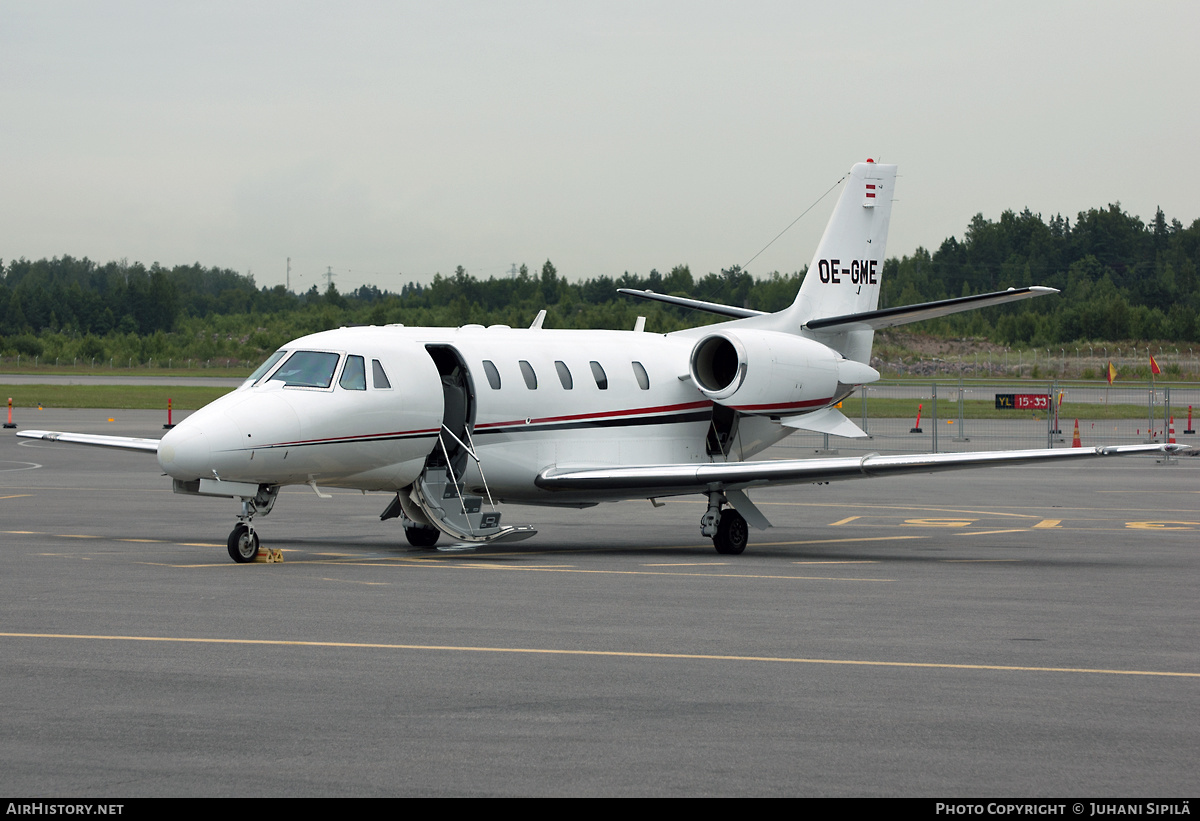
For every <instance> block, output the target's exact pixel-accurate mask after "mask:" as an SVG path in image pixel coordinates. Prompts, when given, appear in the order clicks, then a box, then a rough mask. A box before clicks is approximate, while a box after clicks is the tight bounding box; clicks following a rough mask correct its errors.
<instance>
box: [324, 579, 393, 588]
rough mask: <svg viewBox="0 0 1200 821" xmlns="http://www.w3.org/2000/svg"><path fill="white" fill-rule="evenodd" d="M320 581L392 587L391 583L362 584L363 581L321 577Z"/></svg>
mask: <svg viewBox="0 0 1200 821" xmlns="http://www.w3.org/2000/svg"><path fill="white" fill-rule="evenodd" d="M322 581H326V582H343V583H345V584H366V585H380V586H382V587H391V586H392V583H391V582H364V581H359V580H358V579H330V578H328V577H323V578H322Z"/></svg>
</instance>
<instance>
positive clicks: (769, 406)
mask: <svg viewBox="0 0 1200 821" xmlns="http://www.w3.org/2000/svg"><path fill="white" fill-rule="evenodd" d="M689 374H690V376H691V379H692V382H693V383H694V384H695V386H696V388H697V389H698V390H699V391H700V392H701V393H703V394H704V395H705V396H706V397H708V398H709V399H711V400H712V401H714V402H719V403H721V404H722V405H726V406H727V407H731V408H734V409H736V410H738V411H740V412H742V413H751V414H761V415H767V416H788V415H795V414H799V413H807V412H809V411H814V410H817V409H818V408H822V407H825V406H826V405H829V404H832V403H834V402H837V401H839V400H840V399H841V398H842V397H844V396H845V395H846V394H848V393H849V392H850V391H851V390H852V389H853V385H860V384H864V383H866V382H873V381H875V380H876V379H878V378H879V373H878V372H877V371H876V370H875V369H874V368H872V367H870V366H869V365H864V364H862V363H859V362H853V361H850V360H847V359H844V358H843V357H842V356H841V355H840V354H839V353H838V352H837V351H835V350H833V349H832V348H830V347H828V346H826V345H822V344H821V343H820V342H816V341H815V340H812V339H806V338H804V337H801V336H793V335H792V334H786V333H780V332H778V331H751V330H738V331H734V330H726V331H719V332H717V333H713V334H709V335H708V336H706V337H703V338H702V339H701V340H700V341H699V342H697V343H696V345H695V347H693V348H692V354H691V357H690V359H689Z"/></svg>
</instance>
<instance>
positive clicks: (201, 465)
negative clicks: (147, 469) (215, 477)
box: [158, 425, 212, 481]
mask: <svg viewBox="0 0 1200 821" xmlns="http://www.w3.org/2000/svg"><path fill="white" fill-rule="evenodd" d="M158 464H159V466H160V467H161V468H162V469H163V472H164V473H166V474H167V475H168V476H171V477H172V478H174V479H183V480H185V481H186V480H191V479H197V478H199V477H201V476H205V477H207V476H210V475H211V472H212V453H211V450H210V448H209V445H208V439H207V438H206V437H205V436H204V433H203V431H201V430H200V428H199V426H196V425H186V426H184V425H181V426H180V427H177V428H174V429H172V430H170V431H167V434H166V435H165V436H163V438H162V441H161V442H160V443H159V445H158Z"/></svg>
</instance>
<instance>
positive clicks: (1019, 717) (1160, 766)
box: [0, 410, 1200, 798]
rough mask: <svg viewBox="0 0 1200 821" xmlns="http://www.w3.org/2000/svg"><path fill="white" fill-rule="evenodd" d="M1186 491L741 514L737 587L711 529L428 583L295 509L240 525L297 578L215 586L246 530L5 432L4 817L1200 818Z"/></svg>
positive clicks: (957, 485) (73, 423)
mask: <svg viewBox="0 0 1200 821" xmlns="http://www.w3.org/2000/svg"><path fill="white" fill-rule="evenodd" d="M161 416H162V415H161V413H157V412H152V411H146V412H138V411H115V412H114V411H51V410H47V411H45V412H42V413H41V414H39V415H38V416H37V417H36V418H32V419H26V420H23V425H24V426H25V427H33V426H35V425H36V426H37V427H48V428H53V427H60V428H63V429H73V430H90V431H93V432H110V433H118V434H123V435H137V436H156V435H158V434H160V433H161V422H162V419H161ZM110 417H111V418H113V420H114V421H113V422H108V421H107V419H108V418H110ZM783 455H789V456H793V455H795V454H794V453H791V452H788V453H785V454H783ZM1198 480H1200V459H1180V460H1179V461H1178V463H1176V464H1172V465H1163V464H1158V463H1156V462H1155V461H1154V460H1153V459H1150V458H1130V459H1123V460H1118V459H1106V460H1102V461H1098V462H1094V463H1089V464H1087V465H1082V466H1080V465H1072V466H1071V467H1067V468H1064V467H1038V468H1027V467H1014V468H1000V469H990V470H982V471H973V472H955V473H948V474H940V475H931V476H918V477H906V478H899V479H880V480H871V481H862V482H845V483H841V484H833V485H829V486H800V487H794V488H781V489H774V490H769V491H761V492H756V493H755V494H754V497H755V500H756V501H757V502H758V503H759V504H760V506H761V507H762V509H763V511H764V512H765V513H766V514H767V516H768V517H769V518H770V519H771V520H772V521H773V523H774V524H775V525H776V526H775V527H774V528H772V529H771V530H768V531H765V532H758V531H755V532H752V534H751V539H752V541H751V545H750V547H749V549H748V550H747V552H746V553H745V554H744V555H742V556H737V557H727V556H719V555H718V554H716V553H715V552H714V551H713V550H712V547H711V543H709V542H708V541H707V540H705V539H702V538H701V537H700V535H699V519H700V516H701V514H702V513H703V510H704V505H703V503H702V502H701V501H700V500H699V499H696V500H692V499H684V500H680V501H676V502H669V503H668V504H666V505H665V506H664V507H662V508H657V509H656V508H653V507H652V506H651V505H650V504H649V503H648V502H644V501H642V502H628V503H621V504H615V505H604V506H600V507H596V508H592V509H589V510H583V511H573V510H561V511H560V510H552V509H543V508H531V507H513V506H510V507H505V508H504V509H503V512H504V517H505V520H506V521H509V522H512V523H528V524H532V525H535V526H536V527H538V529H539V533H538V535H537V537H535V538H534V539H533V540H530V541H526V542H521V543H518V544H515V545H511V546H507V547H506V546H497V547H492V548H486V549H474V550H472V549H464V550H458V549H453V546H450V545H443V547H444V548H449V549H443V550H440V551H420V550H416V549H412V548H410V547H409V546H408V545H407V543H406V542H405V541H404V539H403V535H402V533H401V531H400V528H399V527H398V526H397V525H396V523H395V521H390V522H380V521H379V518H378V515H379V513H380V512H381V511H382V510H383V509H384V507H385V506H386V505H387V502H388V500H387V498H386V497H384V496H382V495H374V494H373V495H367V496H364V495H361V494H358V493H348V492H334V497H333V498H332V499H318V498H317V497H316V496H315V495H314V494H313V493H312V492H311V491H309V490H307V489H305V490H297V489H288V490H285V491H284V492H283V493H282V495H281V498H280V501H279V503H278V504H277V506H276V508H275V510H274V511H273V512H272V514H271V515H270V516H268V517H264V518H260V519H257V520H256V524H257V526H258V528H259V532H260V533H261V535H262V538H263V541H264V545H265V546H269V547H273V548H279V549H282V550H283V555H284V557H285V561H284V562H283V563H282V564H255V565H235V564H234V563H232V562H231V561H230V560H229V558H228V557H227V555H226V551H225V546H224V542H225V538H226V535H227V534H228V532H229V529H230V528H231V526H232V524H233V520H234V513H235V510H234V505H233V503H232V502H230V501H228V500H220V499H214V500H207V499H197V498H193V497H185V496H177V495H174V494H172V493H171V492H170V485H169V482H168V480H167V479H165V478H164V477H162V476H161V475H159V471H158V468H157V465H156V464H155V462H154V460H153V458H152V457H146V456H143V455H141V454H134V453H122V452H112V451H104V450H96V449H89V448H78V447H76V448H72V447H69V446H65V445H58V444H55V443H49V442H27V441H24V440H19V439H16V438H15V437H13V436H12V434H11V432H9V431H5V432H4V434H3V435H2V436H0V578H2V579H3V593H4V595H3V596H2V597H0V648H2V652H0V692H3V693H4V695H5V709H4V710H3V711H0V790H3V792H5V793H7V794H10V795H36V796H47V797H52V796H75V797H81V796H90V797H103V796H114V797H121V796H142V795H150V796H154V795H165V796H181V795H201V796H207V795H237V796H241V795H904V796H910V795H911V796H928V797H932V798H942V797H946V798H950V797H973V796H997V797H1000V796H1019V797H1034V796H1054V797H1059V796H1083V797H1086V796H1144V797H1147V798H1153V797H1166V796H1187V795H1191V794H1194V793H1196V792H1197V788H1198V787H1200V766H1198V765H1197V763H1196V762H1197V755H1196V752H1197V750H1200V706H1198V705H1200V698H1198V696H1200V638H1198V636H1200V606H1198V605H1197V597H1196V585H1197V580H1198V579H1200V573H1198V571H1200V551H1198V550H1197V538H1198V537H1200V510H1198V509H1197V493H1200V482H1198Z"/></svg>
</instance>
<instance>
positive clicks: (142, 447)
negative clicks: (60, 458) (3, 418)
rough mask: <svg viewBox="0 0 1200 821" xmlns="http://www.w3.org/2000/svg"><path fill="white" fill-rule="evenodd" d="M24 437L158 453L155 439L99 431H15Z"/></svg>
mask: <svg viewBox="0 0 1200 821" xmlns="http://www.w3.org/2000/svg"><path fill="white" fill-rule="evenodd" d="M17 436H23V437H25V438H26V439H44V440H46V441H48V442H70V443H71V444H72V445H92V446H94V447H98V448H116V449H117V450H136V451H139V452H141V453H158V440H157V439H138V438H136V437H133V436H105V435H103V434H99V433H62V432H60V431H56V430H23V431H19V432H18V433H17Z"/></svg>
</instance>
